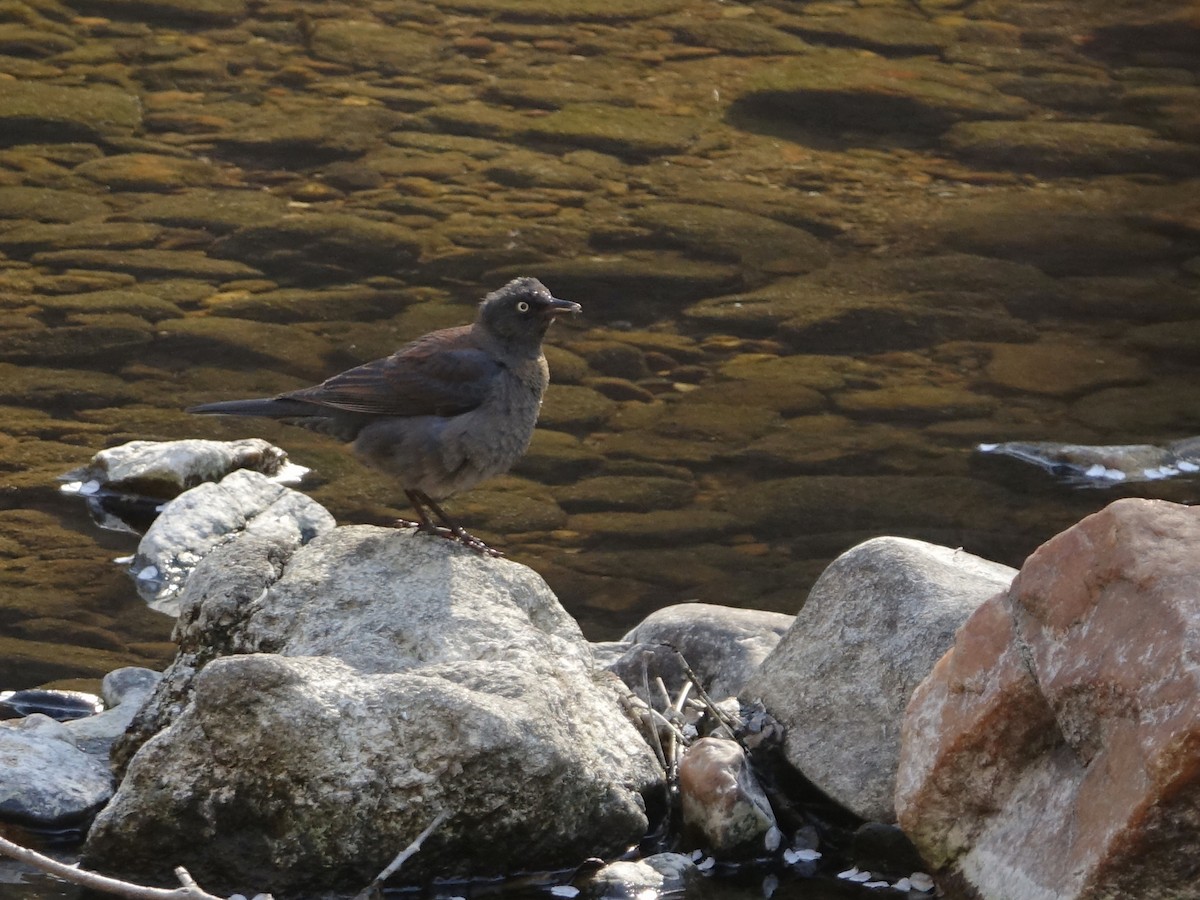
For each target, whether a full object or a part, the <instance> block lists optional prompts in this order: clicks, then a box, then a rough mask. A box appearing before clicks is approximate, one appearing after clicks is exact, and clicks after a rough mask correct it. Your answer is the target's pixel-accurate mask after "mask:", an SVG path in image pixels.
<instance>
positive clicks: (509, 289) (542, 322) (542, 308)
mask: <svg viewBox="0 0 1200 900" xmlns="http://www.w3.org/2000/svg"><path fill="white" fill-rule="evenodd" d="M580 310H581V307H580V306H579V304H578V303H572V302H571V301H570V300H559V299H558V298H557V297H555V296H553V295H552V294H551V293H550V291H549V290H547V289H546V286H545V285H544V284H542V283H541V282H540V281H538V280H537V279H536V278H514V279H513V280H512V281H510V282H509V283H508V284H506V285H505V286H504V287H502V288H500V289H499V290H498V291H492V293H490V294H488V295H487V297H485V298H484V300H483V302H482V303H481V304H480V305H479V320H478V321H479V323H480V324H481V325H482V326H483V327H484V328H485V329H487V331H488V332H489V333H490V334H492V335H494V336H495V337H497V338H499V339H500V340H501V341H503V342H504V343H505V344H507V345H508V346H509V347H511V348H512V349H514V350H518V351H519V350H526V351H528V352H531V353H537V352H540V349H539V348H540V347H541V343H542V338H543V337H545V335H546V329H547V328H549V327H550V323H552V322H553V321H554V320H555V318H557V317H558V316H560V315H563V314H564V313H572V314H575V313H578V312H579V311H580Z"/></svg>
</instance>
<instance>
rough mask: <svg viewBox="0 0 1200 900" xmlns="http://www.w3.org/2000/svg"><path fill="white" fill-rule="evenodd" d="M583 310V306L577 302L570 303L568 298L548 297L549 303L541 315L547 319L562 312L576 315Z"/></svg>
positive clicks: (555, 316) (553, 317)
mask: <svg viewBox="0 0 1200 900" xmlns="http://www.w3.org/2000/svg"><path fill="white" fill-rule="evenodd" d="M581 312H583V307H582V306H580V305H579V304H578V303H572V302H571V301H570V300H559V299H558V298H557V297H551V298H550V305H549V306H547V307H546V308H545V309H543V310H542V315H543V316H545V317H546V318H548V319H555V318H557V317H559V316H561V315H563V314H564V313H570V314H571V315H578V314H579V313H581Z"/></svg>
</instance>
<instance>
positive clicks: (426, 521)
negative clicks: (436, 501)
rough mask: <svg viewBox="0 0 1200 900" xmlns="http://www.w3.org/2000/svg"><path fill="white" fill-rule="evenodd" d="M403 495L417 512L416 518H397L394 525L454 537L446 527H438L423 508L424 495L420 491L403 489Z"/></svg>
mask: <svg viewBox="0 0 1200 900" xmlns="http://www.w3.org/2000/svg"><path fill="white" fill-rule="evenodd" d="M404 496H406V497H407V498H408V502H409V503H410V504H411V505H412V508H413V511H414V512H415V513H416V514H417V520H416V521H415V522H414V521H413V520H412V519H397V520H396V525H397V526H398V527H400V528H415V529H417V531H423V532H425V533H426V534H436V535H438V536H439V537H455V535H454V533H453V532H452V531H450V530H449V529H447V528H439V527H438V526H437V525H435V524H434V523H433V520H432V519H431V518H429V511H428V510H427V509H426V508H425V503H424V502H423V501H424V498H425V495H424V494H422V493H421V492H420V491H409V490H405V492H404Z"/></svg>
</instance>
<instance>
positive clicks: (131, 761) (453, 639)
mask: <svg viewBox="0 0 1200 900" xmlns="http://www.w3.org/2000/svg"><path fill="white" fill-rule="evenodd" d="M181 601H182V604H181V605H182V611H181V615H180V619H179V624H178V626H177V629H176V638H177V640H178V641H179V643H180V653H179V656H178V657H177V658H176V660H175V662H174V663H173V664H172V666H171V667H170V668H169V669H168V670H167V672H166V674H165V677H164V680H163V682H162V684H161V685H160V686H159V689H158V691H157V693H156V695H155V696H154V697H153V698H152V699H151V700H150V702H149V703H148V704H147V705H146V707H145V708H144V710H143V713H142V715H141V716H139V718H138V720H137V721H136V722H135V723H134V726H133V729H132V731H131V734H130V736H129V737H128V738H127V740H126V742H125V743H124V744H123V745H122V746H121V747H119V748H118V751H117V753H116V759H117V760H118V762H120V763H123V762H125V761H126V760H127V761H128V768H127V770H126V774H125V778H124V780H123V781H122V783H121V785H120V788H119V790H118V791H117V794H116V796H115V797H114V798H113V801H112V802H111V803H110V804H109V806H108V807H107V808H106V809H105V810H104V812H103V813H102V814H101V815H100V817H98V818H97V820H96V823H95V825H94V826H93V828H92V831H91V833H90V835H89V838H88V844H87V846H86V848H85V856H86V858H87V860H88V861H89V863H90V864H94V865H100V866H103V867H104V868H106V869H108V870H110V871H116V872H119V873H122V874H125V875H128V876H131V877H132V876H138V877H141V878H147V877H149V878H163V879H166V878H168V877H169V875H170V870H171V867H172V866H174V865H181V864H182V865H184V866H186V867H187V868H188V869H189V870H190V871H191V872H192V874H193V875H194V876H196V877H197V879H198V880H200V881H201V882H202V883H204V884H205V886H206V887H209V886H210V885H212V886H213V887H215V888H217V889H221V890H224V889H229V890H233V889H236V888H249V887H253V888H254V889H255V890H270V891H272V892H274V893H276V895H280V894H283V895H287V894H295V893H298V892H301V891H311V890H313V889H323V888H332V889H336V888H339V887H340V888H349V887H353V888H355V889H357V888H359V887H361V886H362V885H363V884H365V883H367V882H369V881H370V880H371V879H372V878H373V877H374V876H375V875H376V874H378V872H379V871H380V870H382V869H383V867H384V866H385V865H386V864H387V863H388V862H389V860H390V859H391V858H392V857H393V856H394V855H395V854H396V853H397V852H398V851H399V850H400V849H402V848H404V847H405V846H406V845H407V844H408V843H409V842H410V841H411V840H412V839H413V838H414V837H415V836H416V835H417V833H418V832H420V831H421V830H422V829H423V828H424V827H425V826H426V825H428V824H429V822H430V821H432V820H433V819H434V818H435V817H436V816H437V815H438V813H440V812H443V811H444V812H446V813H448V815H449V818H448V819H447V820H446V821H445V822H444V823H443V824H442V825H441V826H440V827H439V828H438V829H437V831H436V832H435V834H434V836H433V837H432V838H431V839H430V840H429V841H428V842H427V843H426V844H425V846H424V847H423V849H422V851H421V853H420V854H418V855H417V856H416V857H414V858H413V859H412V860H410V861H409V863H408V864H406V866H405V868H404V876H405V877H406V878H409V877H412V878H420V877H423V876H424V875H427V874H430V873H433V872H437V873H438V874H440V875H453V874H460V875H465V874H468V873H469V874H475V875H479V874H486V873H498V872H504V871H510V870H513V869H520V868H532V867H537V868H546V867H554V866H556V865H573V864H576V863H578V862H579V861H580V860H581V859H583V858H585V857H587V856H597V855H599V856H603V855H607V854H613V853H617V852H619V851H620V850H621V849H623V848H624V847H626V846H628V845H629V844H630V843H633V842H636V841H637V840H638V839H639V838H640V837H641V836H642V834H643V833H644V831H645V829H646V827H647V824H648V823H647V818H646V813H645V809H644V805H643V802H642V797H641V795H642V794H643V793H644V792H646V791H650V790H655V789H658V790H661V787H660V784H661V778H662V777H663V775H662V771H661V769H660V768H659V766H658V765H657V763H656V761H655V759H654V757H653V754H652V753H651V751H650V749H649V746H648V745H647V744H646V742H645V741H644V740H643V739H642V737H641V736H640V735H639V733H638V732H637V731H636V730H635V729H634V727H633V725H631V724H630V722H629V721H628V720H627V719H626V718H625V716H624V714H623V712H622V710H621V707H620V705H619V704H618V696H619V691H620V690H621V686H620V685H619V682H617V681H616V679H613V678H612V677H611V676H601V675H598V674H597V673H596V672H595V670H594V668H593V665H592V662H591V653H590V649H589V647H588V644H587V642H586V641H585V640H584V638H583V636H582V634H581V632H580V631H579V628H578V626H577V625H576V624H575V622H574V621H573V620H572V619H571V618H570V616H568V615H567V613H566V612H565V611H564V610H563V609H562V607H561V606H560V605H559V604H558V601H557V600H556V599H555V597H554V595H553V594H552V593H551V592H550V590H549V588H548V587H547V586H546V584H545V582H544V581H542V579H541V578H540V577H539V576H538V575H537V574H536V573H535V572H533V571H532V570H530V569H527V568H525V567H524V566H520V565H518V564H516V563H513V562H509V561H506V560H494V559H490V558H485V557H481V556H479V555H477V554H475V553H472V552H471V551H469V550H467V549H466V548H464V547H462V546H459V545H457V544H455V543H454V542H450V541H443V540H439V539H437V538H433V537H429V536H426V535H416V534H412V533H410V532H405V531H397V530H393V529H386V528H375V527H368V526H358V527H346V528H338V529H335V530H334V531H332V532H329V533H327V534H324V535H321V536H320V537H318V538H316V539H315V540H314V541H312V542H311V543H309V544H307V545H306V546H304V547H301V548H299V549H295V550H292V551H289V550H286V549H284V548H281V547H280V546H279V545H278V544H274V543H272V542H270V541H266V540H262V539H259V538H255V537H252V536H245V537H241V538H239V539H238V540H236V541H233V542H231V543H229V544H227V545H225V546H222V547H220V548H218V549H217V550H215V551H214V552H213V553H211V554H210V555H209V556H208V557H207V558H206V559H204V560H203V561H202V562H201V563H200V564H199V565H198V566H197V568H196V570H195V571H194V572H193V574H192V575H191V577H190V578H189V580H188V583H187V586H186V588H185V590H184V592H183V595H182V597H181ZM135 751H136V752H135ZM210 889H213V888H210Z"/></svg>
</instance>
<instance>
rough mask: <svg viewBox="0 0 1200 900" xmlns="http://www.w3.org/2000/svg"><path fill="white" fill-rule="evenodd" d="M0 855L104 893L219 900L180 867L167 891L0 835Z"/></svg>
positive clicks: (145, 899)
mask: <svg viewBox="0 0 1200 900" xmlns="http://www.w3.org/2000/svg"><path fill="white" fill-rule="evenodd" d="M0 854H3V855H4V856H7V857H9V858H11V859H15V860H17V861H18V862H23V863H26V864H28V865H31V866H33V867H34V868H35V869H39V870H41V871H42V872H46V873H47V874H50V875H53V876H54V877H55V878H61V879H62V880H63V881H67V882H70V883H71V884H77V885H79V886H81V887H85V888H89V889H91V890H93V891H100V892H101V893H104V894H113V895H115V896H117V897H125V898H127V900H222V898H221V897H217V896H215V895H213V894H210V893H208V892H207V891H204V890H202V889H201V888H200V886H199V885H197V884H196V882H195V881H194V880H192V876H191V875H189V874H188V872H187V869H184V868H183V867H182V866H181V867H179V868H178V869H176V870H175V874H176V876H177V877H178V878H179V883H180V884H181V885H182V887H177V888H172V889H169V890H168V889H167V888H155V887H145V886H143V885H140V884H133V883H131V882H128V881H122V880H120V879H119V878H109V877H108V876H107V875H100V874H97V873H96V872H89V871H87V870H86V869H80V868H79V867H78V866H71V865H67V864H66V863H61V862H59V861H58V860H56V859H51V858H50V857H48V856H43V855H42V854H41V853H38V852H37V851H36V850H30V849H29V848H28V847H22V846H21V845H20V844H14V843H13V842H12V841H10V840H8V839H6V838H3V837H0ZM267 896H269V895H267Z"/></svg>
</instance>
